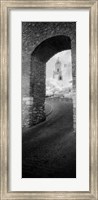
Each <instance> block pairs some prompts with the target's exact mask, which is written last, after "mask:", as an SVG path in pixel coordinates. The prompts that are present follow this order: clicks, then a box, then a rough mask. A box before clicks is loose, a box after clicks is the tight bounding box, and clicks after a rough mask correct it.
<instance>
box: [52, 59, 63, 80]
mask: <svg viewBox="0 0 98 200" xmlns="http://www.w3.org/2000/svg"><path fill="white" fill-rule="evenodd" d="M61 65H62V63H61V61H60V60H59V58H58V59H57V61H56V63H55V70H54V71H53V78H54V79H56V80H57V81H61V80H63V76H62V68H61Z"/></svg>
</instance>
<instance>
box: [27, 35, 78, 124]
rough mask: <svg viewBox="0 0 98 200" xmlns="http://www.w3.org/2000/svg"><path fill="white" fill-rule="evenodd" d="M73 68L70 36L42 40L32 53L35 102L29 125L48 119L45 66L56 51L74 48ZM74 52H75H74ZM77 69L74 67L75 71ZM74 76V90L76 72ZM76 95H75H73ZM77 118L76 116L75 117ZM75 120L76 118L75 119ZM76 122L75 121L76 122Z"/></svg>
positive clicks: (31, 84)
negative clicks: (46, 113)
mask: <svg viewBox="0 0 98 200" xmlns="http://www.w3.org/2000/svg"><path fill="white" fill-rule="evenodd" d="M72 48H73V50H72V68H73V67H74V65H75V62H74V59H73V58H74V56H76V55H75V52H74V49H75V47H74V45H72V47H71V40H70V37H68V36H64V35H58V36H54V37H51V38H48V39H46V40H44V41H43V42H41V43H40V44H39V45H38V46H37V47H36V48H35V50H34V51H33V52H32V54H31V75H30V96H31V97H33V104H32V105H31V106H30V110H29V126H32V125H35V124H38V123H40V122H42V121H44V120H45V119H46V116H45V107H44V103H45V78H46V74H45V71H46V70H45V68H46V62H47V61H48V60H49V59H50V58H51V57H52V56H54V55H55V54H56V53H58V52H61V51H63V50H69V49H72ZM73 52H74V53H73ZM74 71H75V70H74V69H73V72H74ZM72 76H73V91H74V88H75V81H74V73H73V74H72ZM73 97H74V95H73ZM73 103H74V106H73V110H74V116H75V109H74V108H75V100H73ZM74 118H75V117H74ZM74 121H75V120H74ZM74 124H75V123H74Z"/></svg>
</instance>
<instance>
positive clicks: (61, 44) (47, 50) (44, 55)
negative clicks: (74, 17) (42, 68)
mask: <svg viewBox="0 0 98 200" xmlns="http://www.w3.org/2000/svg"><path fill="white" fill-rule="evenodd" d="M69 49H71V40H70V38H69V37H67V36H64V35H58V36H54V37H51V38H48V39H46V40H44V41H43V42H41V43H40V44H39V45H38V46H37V47H36V48H35V50H34V51H33V53H32V56H35V57H36V58H37V59H38V60H40V61H42V62H44V63H46V62H47V61H48V60H49V59H50V58H51V57H52V56H54V55H55V54H56V53H59V52H61V51H64V50H69Z"/></svg>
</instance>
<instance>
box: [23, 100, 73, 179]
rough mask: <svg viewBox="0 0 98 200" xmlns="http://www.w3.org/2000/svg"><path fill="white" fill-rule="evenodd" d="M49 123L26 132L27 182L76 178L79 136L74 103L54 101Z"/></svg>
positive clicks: (24, 160) (24, 172) (24, 161)
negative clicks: (41, 179) (74, 127)
mask: <svg viewBox="0 0 98 200" xmlns="http://www.w3.org/2000/svg"><path fill="white" fill-rule="evenodd" d="M48 103H50V105H51V108H52V112H51V113H50V115H49V116H48V117H47V120H46V121H45V122H43V123H40V124H39V125H37V126H35V127H33V128H29V129H27V130H24V131H23V138H22V177H23V178H75V177H76V134H75V133H74V132H73V107H72V101H71V100H66V99H54V100H53V99H51V100H48Z"/></svg>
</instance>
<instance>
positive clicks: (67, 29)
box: [22, 22, 76, 127]
mask: <svg viewBox="0 0 98 200" xmlns="http://www.w3.org/2000/svg"><path fill="white" fill-rule="evenodd" d="M59 35H63V36H67V37H69V38H70V40H71V50H72V69H73V72H72V73H73V98H74V99H73V102H74V104H73V105H74V106H73V107H74V108H73V110H74V121H75V117H76V114H75V110H76V103H75V102H76V101H75V98H76V95H75V94H76V23H74V22H66V23H64V22H40V23H39V22H37V23H36V22H34V23H32V22H23V23H22V96H23V98H25V97H28V98H29V97H32V98H34V102H33V106H32V105H31V104H30V105H27V106H25V105H24V103H23V106H22V111H23V116H22V118H23V121H22V122H23V123H22V124H23V127H25V126H26V127H29V126H32V125H33V124H36V123H38V122H39V121H42V120H44V119H45V112H44V98H43V97H44V96H45V87H44V84H45V81H44V79H45V62H42V61H41V60H40V59H38V56H37V57H36V54H35V55H34V53H33V52H36V51H35V50H36V49H37V48H38V46H39V45H40V44H41V43H42V42H43V41H45V40H47V39H48V38H50V37H54V36H59ZM42 74H43V75H42ZM42 85H43V86H42ZM43 88H44V89H43ZM39 93H40V99H39V97H38V96H37V94H38V95H39ZM41 94H42V96H41ZM36 99H37V100H36ZM38 99H39V100H38ZM25 110H26V111H25ZM24 113H25V114H24ZM32 113H33V115H32ZM37 113H38V115H37ZM25 115H26V116H25ZM74 124H75V123H74Z"/></svg>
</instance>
